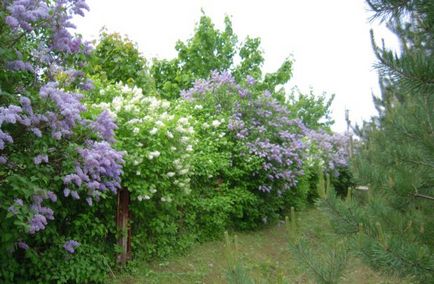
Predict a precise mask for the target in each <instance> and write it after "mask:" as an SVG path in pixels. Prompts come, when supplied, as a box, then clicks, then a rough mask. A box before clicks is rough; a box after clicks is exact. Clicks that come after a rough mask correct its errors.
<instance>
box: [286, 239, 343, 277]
mask: <svg viewBox="0 0 434 284" xmlns="http://www.w3.org/2000/svg"><path fill="white" fill-rule="evenodd" d="M318 249H319V248H312V247H311V245H310V244H307V243H306V241H303V240H301V241H299V242H298V243H296V244H294V245H292V246H291V251H292V252H294V253H295V254H296V255H297V257H298V258H299V259H300V261H301V262H303V263H304V264H305V266H306V268H307V269H308V270H309V272H310V273H311V274H312V275H313V276H314V278H315V279H316V283H323V284H333V283H339V282H340V279H341V278H342V275H343V272H344V269H345V267H346V265H347V261H348V254H347V248H346V247H345V246H344V245H342V244H338V245H335V246H334V247H330V246H323V248H320V249H321V250H322V251H323V254H322V257H318V256H317V255H318ZM314 251H315V252H316V253H315V254H314Z"/></svg>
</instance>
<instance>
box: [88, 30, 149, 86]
mask: <svg viewBox="0 0 434 284" xmlns="http://www.w3.org/2000/svg"><path fill="white" fill-rule="evenodd" d="M86 68H87V72H88V73H89V74H91V75H97V76H98V77H100V78H101V79H106V80H108V81H110V82H113V83H116V82H122V83H124V84H128V85H131V86H132V85H135V86H137V87H139V88H142V89H143V90H144V92H145V93H148V92H149V91H150V90H151V89H152V81H151V79H150V75H149V70H148V67H147V63H146V60H145V58H144V57H143V56H142V54H141V53H140V52H139V50H138V47H137V44H136V43H134V42H133V41H131V40H130V39H128V38H127V37H122V36H121V35H119V34H117V33H112V34H109V33H107V31H105V30H102V32H101V34H100V38H99V41H98V44H97V46H96V48H95V49H94V50H93V52H92V54H91V56H90V58H89V63H88V66H87V67H86Z"/></svg>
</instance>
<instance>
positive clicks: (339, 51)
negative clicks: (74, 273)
mask: <svg viewBox="0 0 434 284" xmlns="http://www.w3.org/2000/svg"><path fill="white" fill-rule="evenodd" d="M87 3H88V4H89V6H90V8H91V11H90V12H89V13H87V15H86V17H84V18H78V19H76V20H75V23H76V24H77V26H78V32H80V33H81V34H83V36H84V37H85V39H88V40H93V39H96V38H98V33H99V31H100V29H101V28H102V27H103V26H105V27H106V28H107V29H108V30H109V31H110V32H119V33H121V34H123V35H128V37H129V38H130V39H131V40H133V41H136V42H137V43H138V46H139V49H140V51H141V52H142V53H143V55H144V56H145V57H146V58H147V59H151V58H153V57H158V58H173V57H175V56H176V51H175V48H174V47H175V43H176V41H177V40H179V39H181V40H185V39H188V38H190V37H191V36H192V35H193V32H194V27H195V24H196V23H197V22H198V20H199V19H200V16H201V9H203V10H204V11H205V13H206V15H208V16H210V17H211V18H212V20H213V22H214V24H215V25H216V26H217V28H223V20H224V16H225V15H228V16H231V18H232V24H233V29H234V32H235V33H236V34H237V35H238V37H239V40H240V41H242V40H243V39H244V38H245V37H246V36H247V35H250V36H253V37H260V38H261V40H262V49H263V51H264V53H265V64H264V70H265V72H272V71H274V70H276V69H277V68H278V67H279V66H280V64H281V63H282V61H283V60H284V59H285V58H286V57H288V56H291V57H292V58H293V59H294V61H295V64H294V70H293V72H294V76H293V78H292V79H291V82H290V84H289V86H288V89H290V88H291V87H293V86H298V88H299V89H301V90H302V91H305V92H307V91H308V90H309V88H313V90H314V91H315V93H317V94H321V93H322V92H326V93H329V94H335V95H336V97H335V100H334V103H333V106H332V111H333V118H334V119H335V121H336V124H335V126H334V130H336V131H339V132H341V131H344V130H345V128H346V127H345V119H344V111H345V109H346V108H347V109H349V110H350V118H351V120H352V121H353V122H360V121H361V120H362V119H368V118H369V117H370V116H371V115H373V114H375V110H374V107H373V103H372V99H371V94H372V92H374V93H377V94H378V92H379V91H378V77H377V72H376V71H375V70H374V69H373V67H372V66H373V64H374V63H375V62H376V60H375V57H374V54H373V52H372V48H371V42H370V36H369V30H370V29H371V28H374V31H375V32H376V33H377V35H378V36H377V37H378V38H380V37H384V38H385V40H386V42H388V43H391V44H392V45H393V44H394V43H393V41H394V38H393V37H392V36H391V35H390V34H388V33H387V31H386V29H385V28H380V27H379V26H377V25H375V26H373V24H372V23H369V16H370V15H371V14H370V13H369V11H368V10H367V6H366V4H365V3H364V1H363V0H328V1H325V0H267V1H259V0H258V1H256V0H183V1H181V0H158V1H156V0H155V1H146V0H122V1H119V0H87ZM395 44H396V43H395Z"/></svg>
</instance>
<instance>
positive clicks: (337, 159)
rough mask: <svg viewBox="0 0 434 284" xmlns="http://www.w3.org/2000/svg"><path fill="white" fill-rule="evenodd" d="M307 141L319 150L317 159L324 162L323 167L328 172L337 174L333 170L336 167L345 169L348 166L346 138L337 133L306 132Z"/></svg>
mask: <svg viewBox="0 0 434 284" xmlns="http://www.w3.org/2000/svg"><path fill="white" fill-rule="evenodd" d="M307 136H308V137H309V139H310V140H311V141H312V142H314V143H315V145H316V146H317V147H318V149H319V150H320V151H319V152H318V154H317V155H318V157H316V158H318V159H321V160H323V161H324V162H325V165H324V166H325V167H326V169H327V170H328V171H330V172H334V173H335V174H336V173H337V172H336V171H335V170H336V169H337V168H338V167H345V166H347V165H348V160H349V157H348V151H347V147H348V140H349V138H348V136H347V135H341V134H337V133H333V134H330V133H327V132H325V131H323V130H319V131H315V130H309V131H307Z"/></svg>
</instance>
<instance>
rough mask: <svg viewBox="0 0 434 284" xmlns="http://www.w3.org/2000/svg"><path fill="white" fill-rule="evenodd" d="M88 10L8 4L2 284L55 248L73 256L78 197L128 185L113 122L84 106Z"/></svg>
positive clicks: (2, 108) (0, 122) (0, 132)
mask: <svg viewBox="0 0 434 284" xmlns="http://www.w3.org/2000/svg"><path fill="white" fill-rule="evenodd" d="M88 9H89V8H88V6H87V5H86V3H85V2H84V1H82V0H78V1H77V0H59V1H39V0H14V1H12V0H11V1H9V0H6V1H3V2H2V4H1V5H0V22H1V23H2V25H1V27H2V28H1V29H0V39H1V44H0V53H1V54H2V57H1V59H0V92H1V99H0V187H1V188H2V190H1V191H0V200H1V203H0V220H1V221H0V231H1V232H2V233H1V234H0V244H1V245H0V263H2V266H1V267H0V282H10V281H12V282H20V281H25V278H23V279H21V280H20V278H16V277H18V276H17V275H15V271H16V269H14V268H13V266H17V263H21V265H20V266H21V267H22V269H23V270H25V267H26V265H27V264H29V263H33V262H34V261H35V260H37V259H38V257H39V256H42V255H44V253H45V252H46V251H47V245H48V244H49V245H50V246H53V249H55V250H57V251H58V254H60V255H62V254H63V255H65V254H68V252H72V251H73V250H74V248H75V247H78V246H79V245H80V241H81V240H80V239H70V245H65V246H64V244H65V243H64V242H63V240H64V239H65V237H66V238H68V239H69V237H70V236H67V235H62V234H66V232H67V231H68V230H67V229H65V228H62V230H59V233H58V232H57V231H56V230H57V229H59V227H61V226H63V224H61V223H62V222H63V223H64V224H68V223H70V221H69V218H74V216H75V213H74V212H77V211H76V210H73V209H72V208H73V207H79V208H80V207H81V206H82V204H81V203H78V201H75V200H80V201H82V202H85V206H86V207H88V208H89V205H92V204H93V201H97V200H99V199H100V198H106V196H107V192H109V191H112V192H116V190H117V188H119V186H120V175H121V167H122V163H123V160H122V154H121V153H120V152H118V151H115V150H114V149H113V148H112V144H111V143H112V142H113V141H114V140H113V136H111V135H110V133H105V134H104V135H100V137H96V136H95V134H94V133H95V130H96V132H98V131H99V130H100V129H101V127H99V126H100V125H110V124H112V123H113V122H112V121H111V120H110V119H109V118H108V117H100V118H99V119H97V120H96V121H91V120H88V119H86V118H85V112H86V108H85V106H84V105H83V104H82V99H83V95H82V94H81V93H82V91H83V90H87V89H89V88H91V83H90V81H89V80H87V79H86V77H85V76H84V73H83V72H81V71H77V70H76V68H77V67H79V66H80V65H82V64H83V62H84V60H85V58H86V54H87V53H88V52H89V46H88V44H87V43H85V42H82V40H81V38H80V37H77V36H73V35H72V34H71V29H72V28H73V25H72V23H71V18H72V17H73V16H74V15H83V14H84V11H85V10H88ZM69 207H70V208H69ZM59 208H61V210H57V209H59ZM67 208H69V209H67ZM84 208H85V207H84ZM84 208H83V207H81V208H80V210H78V211H84V210H83V209H84ZM70 209H71V210H70ZM57 219H59V220H58V222H56V221H57ZM62 219H63V220H62ZM40 234H41V235H42V236H40ZM75 236H78V235H75ZM24 251H25V255H26V261H24V259H23V252H24ZM31 256H33V257H31ZM54 261H56V260H54ZM3 264H5V265H3Z"/></svg>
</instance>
